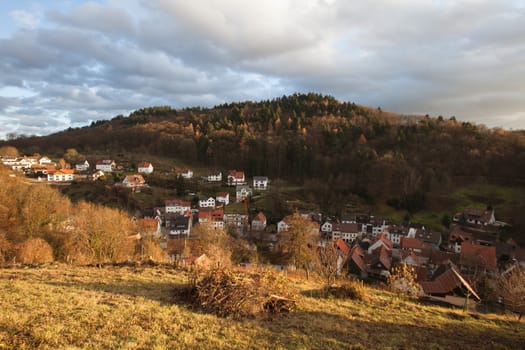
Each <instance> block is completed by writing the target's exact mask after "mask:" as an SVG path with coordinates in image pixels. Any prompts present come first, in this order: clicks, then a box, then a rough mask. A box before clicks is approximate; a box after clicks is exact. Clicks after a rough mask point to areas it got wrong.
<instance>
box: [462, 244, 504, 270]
mask: <svg viewBox="0 0 525 350" xmlns="http://www.w3.org/2000/svg"><path fill="white" fill-rule="evenodd" d="M459 261H460V264H461V265H466V266H473V265H480V266H482V267H484V268H485V269H487V270H489V271H496V269H497V259H496V247H493V246H484V245H479V244H472V243H469V242H465V243H463V244H462V245H461V254H460V258H459Z"/></svg>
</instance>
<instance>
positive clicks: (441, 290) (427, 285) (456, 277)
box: [421, 267, 481, 300]
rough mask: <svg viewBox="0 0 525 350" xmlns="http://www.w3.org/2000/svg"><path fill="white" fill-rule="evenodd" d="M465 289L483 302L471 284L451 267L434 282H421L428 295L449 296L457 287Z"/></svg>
mask: <svg viewBox="0 0 525 350" xmlns="http://www.w3.org/2000/svg"><path fill="white" fill-rule="evenodd" d="M461 286H463V287H465V288H467V289H468V291H469V292H470V294H472V295H473V296H474V297H476V299H478V300H481V299H480V297H479V296H478V295H477V294H476V292H475V291H474V290H473V289H472V287H471V286H470V284H469V283H468V282H467V281H466V280H465V279H464V278H463V277H462V276H461V274H460V273H459V272H458V271H456V269H455V268H454V267H450V268H449V269H448V270H447V271H445V272H443V273H442V274H441V275H439V276H438V277H437V278H436V279H435V280H434V281H427V282H421V287H422V288H423V291H424V292H425V293H426V294H430V295H432V294H441V295H443V294H448V293H451V292H452V291H453V290H454V289H456V288H457V287H461Z"/></svg>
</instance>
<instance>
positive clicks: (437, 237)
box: [416, 230, 441, 245]
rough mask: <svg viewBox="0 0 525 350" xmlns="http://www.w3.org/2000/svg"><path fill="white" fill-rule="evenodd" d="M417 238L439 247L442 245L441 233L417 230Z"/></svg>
mask: <svg viewBox="0 0 525 350" xmlns="http://www.w3.org/2000/svg"><path fill="white" fill-rule="evenodd" d="M416 238H419V239H421V240H423V242H425V243H429V244H435V245H438V244H440V243H441V232H437V231H427V230H417V231H416Z"/></svg>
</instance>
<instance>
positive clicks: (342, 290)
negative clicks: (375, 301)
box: [327, 280, 368, 301]
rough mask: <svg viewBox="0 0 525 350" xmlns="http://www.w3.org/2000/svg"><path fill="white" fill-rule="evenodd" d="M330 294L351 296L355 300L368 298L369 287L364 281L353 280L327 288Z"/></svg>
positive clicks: (341, 296)
mask: <svg viewBox="0 0 525 350" xmlns="http://www.w3.org/2000/svg"><path fill="white" fill-rule="evenodd" d="M327 291H328V295H330V296H333V297H336V298H350V299H355V300H361V301H366V300H368V293H367V288H366V286H365V285H364V283H363V282H362V281H357V280H351V281H348V282H345V283H343V284H342V285H340V286H331V287H328V289H327Z"/></svg>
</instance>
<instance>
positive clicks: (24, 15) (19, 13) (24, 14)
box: [9, 10, 40, 28]
mask: <svg viewBox="0 0 525 350" xmlns="http://www.w3.org/2000/svg"><path fill="white" fill-rule="evenodd" d="M9 16H10V17H11V18H12V19H13V20H14V21H15V22H16V23H17V24H18V25H19V26H21V27H26V28H35V27H36V26H37V25H38V24H39V23H40V19H39V18H38V17H37V16H35V15H34V14H32V13H30V12H28V11H23V10H14V11H11V12H9Z"/></svg>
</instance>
